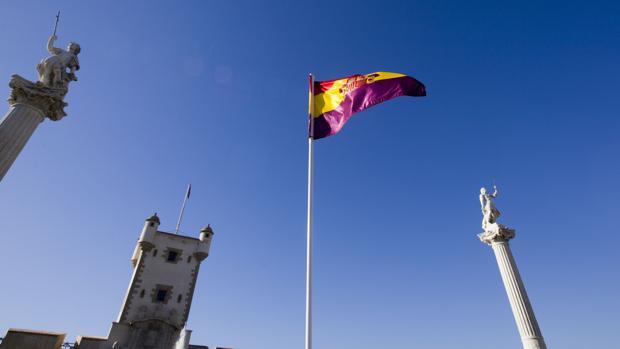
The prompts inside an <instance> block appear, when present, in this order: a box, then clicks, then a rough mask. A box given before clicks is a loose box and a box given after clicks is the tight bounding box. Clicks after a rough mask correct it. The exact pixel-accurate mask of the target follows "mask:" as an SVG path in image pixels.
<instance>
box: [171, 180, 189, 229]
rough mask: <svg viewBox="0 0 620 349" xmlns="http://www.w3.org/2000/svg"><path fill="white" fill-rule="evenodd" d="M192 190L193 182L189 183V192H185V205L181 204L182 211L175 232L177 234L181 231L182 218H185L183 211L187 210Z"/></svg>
mask: <svg viewBox="0 0 620 349" xmlns="http://www.w3.org/2000/svg"><path fill="white" fill-rule="evenodd" d="M191 192H192V184H191V183H190V184H188V185H187V192H186V193H185V198H184V199H183V205H181V213H179V220H178V221H177V229H176V231H175V232H174V233H175V234H178V233H179V228H181V220H182V219H183V212H185V204H186V203H187V199H189V195H190V193H191Z"/></svg>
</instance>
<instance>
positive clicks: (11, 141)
mask: <svg viewBox="0 0 620 349" xmlns="http://www.w3.org/2000/svg"><path fill="white" fill-rule="evenodd" d="M9 86H10V87H11V88H12V90H11V96H10V97H9V105H10V107H9V111H8V113H7V114H6V115H5V116H4V118H3V119H2V121H0V181H1V180H2V179H3V178H4V176H5V175H6V173H7V172H8V170H9V168H11V165H13V162H14V161H15V159H16V158H17V156H18V155H19V153H20V152H21V151H22V149H23V148H24V146H25V145H26V142H28V139H30V136H32V134H33V133H34V131H35V130H36V128H37V126H38V125H39V124H40V123H41V122H43V120H44V119H45V117H47V118H49V119H50V120H54V121H57V120H60V119H62V117H64V116H65V115H66V114H65V112H64V110H63V108H64V107H65V106H66V105H67V104H66V103H65V102H63V97H64V95H65V94H66V93H67V90H66V88H53V87H47V86H44V85H43V84H41V83H40V82H36V83H34V82H32V81H29V80H26V79H24V78H22V77H20V76H19V75H13V76H12V77H11V81H10V83H9Z"/></svg>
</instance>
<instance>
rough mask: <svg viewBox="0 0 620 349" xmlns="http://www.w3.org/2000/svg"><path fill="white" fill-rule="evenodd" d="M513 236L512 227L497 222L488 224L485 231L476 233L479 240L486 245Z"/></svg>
mask: <svg viewBox="0 0 620 349" xmlns="http://www.w3.org/2000/svg"><path fill="white" fill-rule="evenodd" d="M514 237H515V230H514V229H512V228H509V227H507V226H505V225H502V224H498V223H493V224H489V226H488V229H487V231H485V232H482V233H480V234H478V238H480V241H482V242H484V243H485V244H487V245H491V244H493V243H494V242H496V243H497V242H507V241H508V240H510V239H512V238H514Z"/></svg>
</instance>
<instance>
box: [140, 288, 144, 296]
mask: <svg viewBox="0 0 620 349" xmlns="http://www.w3.org/2000/svg"><path fill="white" fill-rule="evenodd" d="M140 298H144V289H142V291H140Z"/></svg>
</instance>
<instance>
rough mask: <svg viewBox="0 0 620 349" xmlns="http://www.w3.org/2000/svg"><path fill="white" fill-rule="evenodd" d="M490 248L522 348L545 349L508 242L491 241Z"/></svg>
mask: <svg viewBox="0 0 620 349" xmlns="http://www.w3.org/2000/svg"><path fill="white" fill-rule="evenodd" d="M491 247H492V248H493V252H495V257H496V259H497V264H498V266H499V270H500V273H501V275H502V280H503V281H504V287H505V288H506V293H507V294H508V300H509V302H510V307H511V308H512V313H513V315H514V317H515V321H516V323H517V328H518V329H519V334H520V335H521V341H522V342H523V348H525V349H546V348H547V346H546V344H545V340H544V339H543V336H542V333H541V331H540V328H539V327H538V322H537V321H536V316H534V310H532V305H531V303H530V300H529V298H528V296H527V292H526V291H525V287H524V286H523V281H522V280H521V275H520V274H519V270H518V269H517V264H516V263H515V260H514V257H513V256H512V252H511V251H510V245H509V244H508V241H507V240H506V241H493V242H492V243H491Z"/></svg>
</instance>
